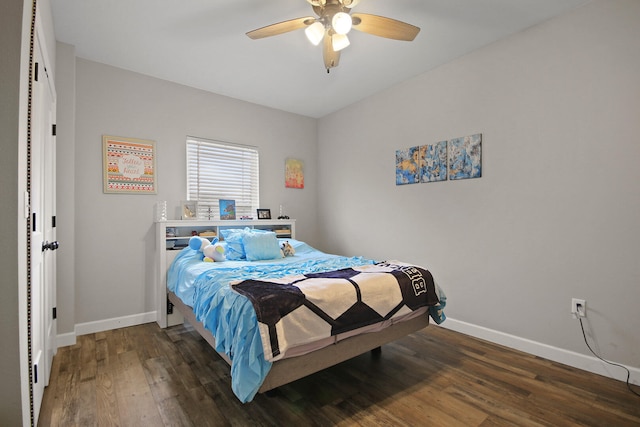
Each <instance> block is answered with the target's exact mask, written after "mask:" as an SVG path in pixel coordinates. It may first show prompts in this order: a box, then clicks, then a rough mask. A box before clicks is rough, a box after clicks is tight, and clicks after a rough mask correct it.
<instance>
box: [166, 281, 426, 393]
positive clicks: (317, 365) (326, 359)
mask: <svg viewBox="0 0 640 427" xmlns="http://www.w3.org/2000/svg"><path fill="white" fill-rule="evenodd" d="M167 295H168V297H169V301H171V303H172V304H173V305H174V308H177V309H178V310H179V311H180V312H181V313H182V315H183V316H184V318H185V320H186V321H187V322H189V323H190V324H191V325H192V326H193V327H194V329H195V330H196V331H198V333H200V335H202V337H203V338H204V339H205V340H206V341H207V342H208V343H209V344H210V345H211V346H212V347H214V348H215V338H214V337H213V335H212V334H211V332H209V331H208V330H207V329H205V328H204V325H203V324H202V323H201V322H199V321H198V320H196V317H195V314H194V313H193V310H191V307H189V306H188V305H186V304H185V303H183V302H182V300H181V299H180V298H178V296H177V295H175V294H174V293H173V292H168V294H167ZM428 325H429V316H428V314H426V313H425V314H424V315H423V316H418V317H416V318H413V319H411V320H407V321H405V322H399V323H394V324H393V325H391V326H389V327H387V328H385V329H383V330H381V331H379V332H368V333H365V334H362V335H356V336H353V337H350V338H346V339H344V340H342V341H339V342H337V343H335V344H331V345H329V346H327V347H323V348H321V349H319V350H315V351H313V352H312V353H308V354H305V355H302V356H296V357H291V358H287V359H281V360H278V361H276V362H274V363H273V365H272V367H271V370H270V371H269V374H268V375H267V377H266V378H265V380H264V382H263V383H262V386H261V387H260V389H259V390H258V392H259V393H264V392H266V391H269V390H272V389H274V388H276V387H279V386H281V385H284V384H288V383H290V382H293V381H295V380H298V379H300V378H303V377H306V376H307V375H311V374H313V373H316V372H318V371H321V370H323V369H325V368H328V367H330V366H333V365H337V364H338V363H340V362H344V361H345V360H348V359H351V358H353V357H355V356H358V355H360V354H362V353H365V352H367V351H369V350H373V349H375V348H378V347H380V346H381V345H383V344H386V343H388V342H391V341H394V340H397V339H399V338H402V337H404V336H406V335H409V334H411V333H413V332H416V331H419V330H421V329H424V328H425V327H427V326H428ZM218 354H220V356H221V357H222V358H223V359H224V360H226V361H227V363H229V364H231V362H230V360H229V358H228V357H227V355H226V354H224V353H219V352H218Z"/></svg>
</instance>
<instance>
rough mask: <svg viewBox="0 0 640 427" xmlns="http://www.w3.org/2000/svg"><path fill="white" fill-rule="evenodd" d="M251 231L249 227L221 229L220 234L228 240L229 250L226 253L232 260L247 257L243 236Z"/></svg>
mask: <svg viewBox="0 0 640 427" xmlns="http://www.w3.org/2000/svg"><path fill="white" fill-rule="evenodd" d="M248 231H249V228H245V229H244V230H243V229H241V228H227V229H222V230H220V234H222V237H223V238H224V241H225V242H227V247H226V249H227V251H226V252H225V255H226V257H227V259H228V260H230V261H239V260H243V259H245V258H246V254H245V252H244V245H243V244H242V236H244V234H245V233H247V232H248Z"/></svg>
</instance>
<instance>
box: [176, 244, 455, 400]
mask: <svg viewBox="0 0 640 427" xmlns="http://www.w3.org/2000/svg"><path fill="white" fill-rule="evenodd" d="M287 240H288V241H289V243H291V245H292V246H293V247H294V249H295V251H296V254H295V256H293V257H286V258H282V259H277V260H269V261H254V262H247V261H225V262H220V263H207V262H203V261H202V258H203V255H202V252H199V251H195V250H192V249H189V248H188V247H187V248H185V249H183V250H182V251H181V252H180V253H179V254H178V255H177V257H176V258H175V260H174V262H173V263H172V264H171V267H170V268H169V271H168V273H167V288H168V289H169V290H170V291H172V292H173V293H175V294H176V295H177V296H178V297H180V299H181V300H182V301H183V302H184V303H185V304H187V305H189V306H191V307H193V311H194V313H195V316H196V319H198V320H199V321H200V322H202V323H203V324H204V326H205V328H207V329H208V330H209V331H211V333H212V334H213V336H214V337H215V341H216V348H215V349H216V351H218V352H224V353H225V354H226V355H227V356H228V357H229V358H230V360H231V378H232V382H231V387H232V389H233V392H234V393H235V395H236V396H237V397H238V399H239V400H240V401H242V402H248V401H251V400H252V399H253V397H254V396H255V394H256V393H257V391H258V389H259V388H260V386H261V385H262V382H263V381H264V378H265V377H266V376H267V374H268V372H269V370H270V369H271V363H270V362H268V361H266V360H265V358H264V351H263V345H262V340H261V336H260V331H259V329H258V321H257V318H256V313H255V310H254V308H253V305H252V304H251V302H250V301H249V299H247V298H246V297H245V296H243V295H240V294H239V293H237V292H235V291H233V290H232V289H231V287H230V286H229V283H230V282H232V281H238V280H247V279H260V278H269V279H275V278H280V277H285V276H289V275H296V274H307V273H313V272H325V271H333V270H339V269H343V268H350V267H355V266H359V265H365V264H373V263H375V261H373V260H370V259H365V258H362V257H343V256H338V255H330V254H326V253H324V252H320V251H318V250H316V249H314V248H312V247H310V246H309V245H307V244H306V243H304V242H300V241H297V240H293V239H287ZM440 300H441V302H440V305H439V306H436V307H431V308H430V314H431V317H432V318H434V320H435V321H436V322H437V323H441V322H442V321H443V320H444V318H445V317H444V313H442V308H443V307H444V303H445V300H446V297H444V294H442V293H440Z"/></svg>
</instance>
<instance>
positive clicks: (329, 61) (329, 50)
mask: <svg viewBox="0 0 640 427" xmlns="http://www.w3.org/2000/svg"><path fill="white" fill-rule="evenodd" d="M331 37H332V36H331V35H329V34H325V36H324V43H323V45H322V57H323V59H324V67H325V68H326V69H327V73H328V72H329V69H330V68H333V67H337V66H338V64H339V63H340V52H336V51H334V50H333V44H332V41H331Z"/></svg>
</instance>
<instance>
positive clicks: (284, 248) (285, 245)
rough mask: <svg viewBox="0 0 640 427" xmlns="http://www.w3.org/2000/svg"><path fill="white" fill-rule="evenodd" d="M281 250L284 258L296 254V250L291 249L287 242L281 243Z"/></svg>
mask: <svg viewBox="0 0 640 427" xmlns="http://www.w3.org/2000/svg"><path fill="white" fill-rule="evenodd" d="M281 249H282V253H283V254H284V256H294V255H295V254H296V250H295V249H293V246H291V244H290V243H289V242H284V243H282V246H281Z"/></svg>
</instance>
